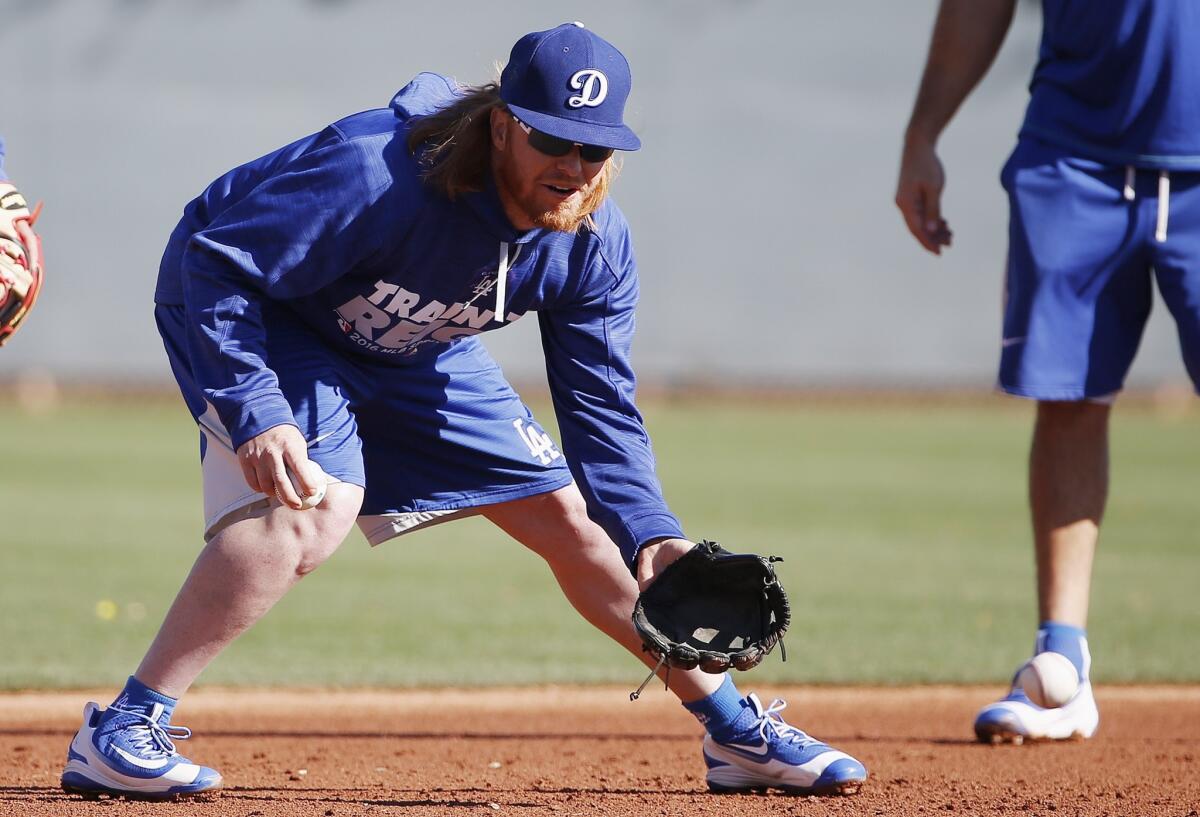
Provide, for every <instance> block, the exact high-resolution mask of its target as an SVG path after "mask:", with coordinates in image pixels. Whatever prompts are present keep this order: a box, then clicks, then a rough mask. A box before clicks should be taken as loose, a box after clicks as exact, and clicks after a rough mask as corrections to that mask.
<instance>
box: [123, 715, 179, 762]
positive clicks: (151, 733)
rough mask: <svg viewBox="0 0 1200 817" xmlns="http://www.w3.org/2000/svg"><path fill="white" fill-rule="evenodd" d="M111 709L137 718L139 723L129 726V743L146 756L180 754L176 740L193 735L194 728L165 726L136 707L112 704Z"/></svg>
mask: <svg viewBox="0 0 1200 817" xmlns="http://www.w3.org/2000/svg"><path fill="white" fill-rule="evenodd" d="M109 710H111V711H113V712H119V713H120V714H122V715H129V716H130V717H132V718H136V719H137V720H138V721H140V722H139V723H134V724H131V725H130V726H129V727H128V730H129V735H128V740H129V745H130V747H131V748H133V749H136V750H137V751H138V753H139V754H141V755H143V756H146V757H164V756H172V755H177V754H179V752H178V751H176V749H175V744H174V743H173V742H172V740H171V739H172V738H174V739H175V740H187V739H188V738H190V737H191V736H192V730H191V729H188V728H187V727H186V726H172V725H170V724H167V725H166V726H163V725H162V724H161V723H159V722H158V721H156V720H154V719H153V718H151V717H150V716H149V715H146V714H145V713H144V712H138V711H137V710H136V709H122V708H120V707H117V706H110V707H109Z"/></svg>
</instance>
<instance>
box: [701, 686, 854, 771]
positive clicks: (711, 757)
mask: <svg viewBox="0 0 1200 817" xmlns="http://www.w3.org/2000/svg"><path fill="white" fill-rule="evenodd" d="M746 701H747V702H748V703H749V705H750V707H751V709H752V710H753V711H754V714H755V715H756V716H757V717H758V722H757V723H756V724H755V725H754V726H753V727H751V729H750V730H748V731H746V732H743V733H741V734H740V735H738V736H737V737H736V738H735V739H734V740H732V741H730V742H729V743H718V742H717V741H715V740H713V738H712V736H711V735H705V736H704V763H705V765H706V766H708V775H707V776H706V780H707V782H708V788H709V790H710V791H713V792H718V793H721V792H740V791H765V790H766V789H781V790H783V791H785V792H788V793H790V794H855V793H857V792H858V790H859V789H860V788H862V784H863V782H864V781H865V780H866V779H867V770H866V767H864V766H863V765H862V764H861V763H859V762H858V761H857V760H855V759H854V758H852V757H850V756H849V755H848V754H846V753H845V752H839V751H837V750H836V749H834V748H833V747H831V746H828V745H826V744H824V743H821V741H819V740H817V739H816V738H812V737H809V736H808V735H806V734H805V733H804V732H801V731H800V730H799V729H797V728H796V727H794V726H789V725H788V724H786V723H784V721H783V718H782V717H780V715H779V713H780V712H781V711H782V710H783V709H784V708H785V707H786V706H787V704H786V703H785V702H784V701H782V700H781V699H779V698H776V699H775V700H774V701H772V702H771V705H770V706H769V707H767V708H766V709H763V705H762V702H761V701H759V700H758V696H757V695H755V694H754V693H750V694H749V695H747V696H746Z"/></svg>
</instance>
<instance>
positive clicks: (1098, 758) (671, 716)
mask: <svg viewBox="0 0 1200 817" xmlns="http://www.w3.org/2000/svg"><path fill="white" fill-rule="evenodd" d="M743 686H745V687H746V688H750V687H749V685H747V684H745V683H743ZM758 691H759V693H760V695H761V696H762V697H763V698H764V699H767V698H768V697H769V696H771V695H781V696H783V697H786V698H787V700H788V702H789V704H790V706H789V708H788V710H787V713H786V714H787V716H788V719H789V720H790V722H792V723H794V724H796V725H798V726H801V727H802V728H804V729H806V730H807V731H810V732H812V733H813V734H815V735H818V736H820V737H822V738H824V739H826V740H828V741H829V742H830V743H833V744H835V745H836V746H838V747H839V748H842V749H845V750H846V751H848V752H850V753H851V754H854V755H856V756H857V757H858V758H859V759H860V760H862V761H863V762H864V763H865V764H866V765H867V768H868V769H869V770H870V772H871V779H870V780H869V781H868V782H867V785H866V786H864V788H863V790H862V792H861V793H860V794H858V795H857V796H854V797H846V798H834V799H828V798H820V799H818V798H812V797H799V798H797V797H786V796H783V795H769V796H763V795H723V796H719V795H710V794H708V793H707V791H706V789H705V787H704V767H703V763H702V761H701V759H700V751H699V736H700V731H699V726H698V725H697V724H696V723H695V721H693V720H692V719H691V718H690V716H688V715H687V714H686V713H684V712H683V710H682V709H681V708H680V707H679V706H678V705H676V704H675V703H674V700H673V698H671V697H670V696H669V695H668V694H666V693H664V692H662V691H661V688H660V689H659V690H658V691H657V692H655V693H653V694H650V693H649V692H648V693H647V694H646V695H645V696H644V697H643V698H642V700H640V701H638V702H637V703H630V702H629V700H628V698H627V693H628V690H626V689H616V688H595V687H588V688H583V689H572V688H565V687H549V688H538V689H516V690H493V689H489V690H442V691H414V692H320V691H312V692H294V691H288V692H268V691H220V690H197V691H196V692H193V693H192V694H191V695H190V696H189V697H188V698H187V699H186V700H185V702H184V704H183V705H182V706H181V707H180V709H179V711H178V713H177V716H176V718H175V720H176V721H178V722H181V723H184V724H187V725H188V726H190V727H192V728H193V729H194V730H195V732H196V737H195V738H193V739H192V740H190V741H188V742H187V743H186V744H184V746H183V747H182V748H183V749H184V750H185V753H186V754H188V755H190V756H191V757H192V758H193V759H195V760H198V761H200V762H202V763H204V764H206V765H211V766H214V767H216V768H218V769H220V770H221V771H222V773H223V774H224V775H225V782H226V788H225V790H224V791H223V793H221V794H220V795H217V796H214V797H212V798H210V799H206V800H201V801H196V800H192V801H186V802H176V803H137V802H127V801H123V800H121V801H110V800H101V801H92V802H88V801H84V800H82V799H80V798H77V797H69V796H67V795H65V794H63V793H62V792H61V791H60V790H59V788H58V776H59V772H60V770H61V768H62V762H63V760H64V757H65V754H66V747H67V743H68V741H69V740H70V737H71V735H72V733H73V732H74V730H75V728H76V726H77V723H78V718H79V713H80V711H81V710H82V706H83V703H84V702H85V701H86V700H87V699H88V697H89V696H88V694H87V693H70V694H45V693H18V694H5V695H0V759H2V765H0V815H22V817H40V815H56V817H73V816H74V815H105V816H106V817H116V815H165V814H171V815H189V817H190V815H201V816H204V815H214V816H215V815H221V817H276V816H277V815H293V814H297V815H325V816H326V817H334V815H337V816H338V817H343V816H344V815H366V814H370V815H405V816H406V817H407V816H408V815H412V817H417V816H418V815H435V814H437V815H467V814H497V813H500V814H503V813H505V812H507V813H510V814H520V815H540V814H555V815H568V814H589V815H590V814H595V815H614V816H617V815H697V814H700V815H704V814H709V815H729V814H735V815H737V817H756V815H766V814H771V815H780V814H794V815H871V816H872V817H874V815H897V816H898V817H906V816H907V815H927V816H929V815H934V814H960V815H968V814H969V815H989V817H993V816H998V815H1021V817H1031V815H1054V817H1063V816H1071V817H1073V816H1074V815H1128V817H1142V816H1143V815H1178V817H1188V816H1189V815H1190V817H1198V816H1200V688H1196V687H1154V688H1148V687H1139V688H1101V689H1100V690H1099V691H1098V693H1097V697H1098V699H1099V702H1100V708H1101V723H1100V733H1099V734H1098V735H1097V736H1096V738H1094V739H1093V740H1091V741H1087V742H1083V743H1067V744H1054V745H1050V744H1042V745H1032V746H1028V745H1027V746H1020V747H1014V746H998V747H993V746H984V745H981V744H978V743H975V742H974V741H973V740H972V736H971V734H970V721H971V717H972V715H973V713H974V711H975V709H976V708H977V707H978V706H979V705H980V704H981V703H983V702H985V701H986V700H988V699H989V698H990V697H992V696H993V695H994V694H995V693H996V692H997V690H995V689H982V688H968V689H960V688H946V687H925V688H913V689H883V690H880V689H812V688H800V689H786V690H779V689H760V690H758ZM110 694H111V693H110ZM92 697H100V698H101V699H102V700H103V698H104V696H103V695H98V696H92Z"/></svg>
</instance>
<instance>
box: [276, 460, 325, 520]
mask: <svg viewBox="0 0 1200 817" xmlns="http://www.w3.org/2000/svg"><path fill="white" fill-rule="evenodd" d="M308 462H309V467H310V468H312V469H315V471H316V472H317V473H319V474H320V477H319V480H320V482H319V485H318V487H317V492H316V493H314V494H312V495H310V496H305V495H304V489H303V488H301V487H300V481H299V480H298V479H297V478H296V475H295V474H294V473H292V469H291V468H288V469H287V475H288V479H290V480H291V481H292V488H293V489H295V491H296V493H297V494H298V495H299V496H300V500H301V502H300V510H302V511H307V510H311V509H312V508H315V507H317V506H318V505H320V504H321V502H322V500H324V499H325V488H326V486H327V484H328V483H329V475H328V474H326V473H325V471H324V470H323V469H322V468H321V466H319V465H317V464H316V463H315V462H313V461H312V460H309V461H308ZM279 501H280V502H282V501H283V497H280V498H279Z"/></svg>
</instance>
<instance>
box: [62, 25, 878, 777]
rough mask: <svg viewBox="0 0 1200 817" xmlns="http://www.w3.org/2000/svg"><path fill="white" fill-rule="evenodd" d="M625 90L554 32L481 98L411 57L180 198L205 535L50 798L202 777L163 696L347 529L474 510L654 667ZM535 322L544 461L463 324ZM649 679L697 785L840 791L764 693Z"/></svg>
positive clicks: (162, 315) (653, 566)
mask: <svg viewBox="0 0 1200 817" xmlns="http://www.w3.org/2000/svg"><path fill="white" fill-rule="evenodd" d="M629 89H630V73H629V66H628V63H627V62H626V60H625V58H624V56H622V54H621V53H620V52H619V51H617V49H616V48H614V47H613V46H612V45H611V44H609V43H608V42H606V41H605V40H603V39H601V38H600V37H598V36H596V35H595V34H593V33H591V32H590V31H588V30H587V29H585V28H584V27H583V26H581V25H579V24H566V25H561V26H558V27H557V28H554V29H550V30H548V31H539V32H535V33H532V34H528V35H526V36H525V37H522V38H521V39H520V40H519V41H518V42H517V44H516V45H515V46H514V47H513V49H512V53H511V55H510V59H509V62H508V65H507V67H506V68H505V69H504V72H503V74H502V76H501V82H500V84H499V86H497V85H484V86H481V87H474V88H463V87H459V86H457V85H455V84H454V83H453V82H452V81H450V80H448V79H447V78H445V77H442V76H439V75H436V74H428V73H426V74H421V75H419V76H418V77H416V78H415V79H414V80H413V81H412V82H411V83H409V84H408V85H407V86H406V87H405V88H404V89H402V90H401V91H400V92H399V93H398V94H397V95H396V96H395V98H394V99H393V100H392V102H391V105H390V106H389V107H388V108H382V109H377V110H371V111H366V112H364V113H359V114H355V115H353V116H349V117H347V118H345V119H342V120H340V121H338V122H335V123H334V124H332V125H330V126H329V127H327V128H325V129H324V130H322V131H320V132H319V133H315V134H312V135H311V136H306V137H304V138H302V139H300V140H298V141H296V142H293V143H292V144H290V145H287V146H286V147H283V148H280V149H279V150H277V151H275V152H274V153H270V154H268V155H266V156H263V157H262V158H260V159H256V160H254V161H252V162H250V163H248V164H245V165H243V166H241V167H238V168H236V169H234V170H232V171H230V172H229V173H227V174H226V175H224V176H222V177H221V178H219V179H217V180H216V181H215V182H213V183H212V184H211V185H210V186H209V187H208V189H207V190H205V191H204V192H203V193H202V194H201V195H200V197H199V198H197V199H195V200H194V201H192V202H191V203H189V204H188V205H187V207H186V209H185V211H184V215H183V219H182V220H181V221H180V223H179V225H178V227H177V228H176V229H175V232H174V233H173V235H172V236H171V239H170V242H169V243H168V245H167V249H166V252H165V254H164V256H163V261H162V267H161V270H160V274H159V279H158V287H157V290H156V292H155V302H156V307H155V314H156V318H157V321H158V327H159V330H160V331H161V333H162V337H163V341H164V343H165V345H166V350H167V355H168V358H169V360H170V363H171V369H172V371H173V372H174V374H175V377H176V379H177V380H178V383H179V387H180V390H181V391H182V393H183V397H184V400H185V401H186V402H187V405H188V408H189V409H190V411H191V413H192V415H193V416H194V417H195V418H196V421H197V423H198V424H199V426H200V434H201V462H202V470H203V483H204V505H205V538H206V540H207V544H206V546H205V547H204V549H203V551H202V552H201V553H200V556H199V558H198V559H197V561H196V564H195V566H194V567H193V569H192V572H191V574H190V575H189V576H188V578H187V580H186V582H185V583H184V585H183V588H182V589H181V590H180V592H179V595H178V597H177V598H176V600H175V602H174V604H173V605H172V607H171V609H170V611H169V612H168V614H167V617H166V620H165V621H164V622H163V625H162V628H161V629H160V630H159V633H158V635H157V637H156V638H155V640H154V643H153V644H152V645H151V647H150V650H149V652H148V653H147V654H146V657H145V658H144V659H143V661H142V663H141V665H140V666H139V667H138V669H137V671H136V672H135V673H134V675H133V676H131V677H130V678H129V681H128V683H127V684H126V686H125V689H124V690H122V691H121V693H120V695H118V696H117V698H116V700H115V701H114V702H113V703H112V705H111V706H109V707H108V708H107V709H101V708H100V707H98V706H97V705H96V704H95V703H89V704H88V705H87V706H86V707H85V709H84V721H83V726H82V727H81V728H80V730H79V732H78V734H77V735H76V736H75V738H74V740H73V742H72V744H71V749H70V753H69V760H68V763H67V766H66V769H65V770H64V772H63V776H62V785H63V788H64V789H67V790H68V791H74V792H79V793H82V794H85V795H95V794H98V793H108V794H114V795H133V796H143V797H145V796H152V797H153V796H162V797H166V796H176V795H185V794H195V793H198V792H205V791H210V790H212V789H215V788H217V787H218V786H220V784H221V775H220V774H218V773H217V772H216V771H214V770H213V769H209V768H206V767H203V766H199V765H197V764H194V763H192V762H191V761H190V760H188V759H186V758H184V757H182V756H180V755H179V754H178V753H177V752H176V750H175V746H174V744H173V743H172V741H173V740H178V739H180V738H184V737H187V736H188V734H189V732H188V731H187V730H186V729H184V728H182V727H177V726H172V725H171V712H172V710H173V709H174V707H175V705H176V703H177V701H178V699H179V697H180V696H181V695H183V693H184V692H186V691H187V689H188V687H190V686H191V684H192V682H193V681H194V680H195V679H196V677H197V676H198V675H199V674H200V672H201V671H202V670H203V669H204V668H205V667H206V666H207V665H208V663H209V662H210V661H211V660H212V659H213V658H215V657H216V656H217V654H218V653H220V652H221V650H222V649H224V648H225V646H226V645H228V644H229V643H230V642H231V641H233V639H234V638H236V637H237V636H238V635H239V634H241V633H242V632H244V631H245V630H246V629H247V628H248V627H250V626H251V625H252V624H253V623H254V622H255V621H257V620H258V619H259V618H260V617H261V616H262V615H263V614H264V613H265V612H266V611H267V610H268V609H270V607H271V606H272V605H273V604H274V603H275V602H277V601H278V600H279V599H280V598H281V597H282V596H283V594H284V593H286V592H287V591H288V589H290V588H291V587H292V586H293V585H294V584H296V583H297V582H298V581H299V580H300V578H301V577H302V576H304V575H305V574H306V573H308V572H310V571H312V570H313V569H315V568H316V567H317V566H318V565H319V564H321V563H322V562H323V561H324V560H325V559H326V558H328V557H329V555H330V554H331V553H333V551H334V550H335V549H336V548H337V547H338V545H339V544H341V542H342V540H343V539H344V538H345V536H346V534H347V533H348V532H349V530H350V528H351V526H352V525H354V524H355V523H357V524H358V525H359V526H360V527H361V528H362V530H363V531H364V533H365V535H366V537H367V539H368V540H369V541H370V542H371V543H372V544H379V543H380V542H384V541H386V540H388V539H390V538H392V537H394V536H398V535H400V534H403V533H406V532H408V531H411V530H414V529H417V528H420V527H423V526H426V525H430V524H434V523H437V522H444V521H447V520H450V519H454V518H457V517H462V516H466V515H469V514H482V515H483V516H485V517H486V518H488V519H489V520H491V521H492V522H493V523H495V524H496V525H498V526H499V527H500V528H501V529H503V530H504V531H505V532H507V533H508V534H510V535H511V536H512V537H513V538H515V539H517V540H518V541H519V542H521V543H522V544H524V545H525V546H526V547H528V548H530V549H531V550H533V551H534V552H536V553H538V554H539V555H541V556H542V557H543V558H544V559H545V560H546V561H547V562H548V563H549V565H550V568H551V570H552V571H553V572H554V575H555V577H556V578H557V579H558V582H559V584H560V586H561V587H562V589H563V592H564V593H565V594H566V596H567V598H568V599H569V600H570V602H571V603H572V604H573V605H574V606H575V608H576V609H577V610H579V612H580V613H581V614H582V615H583V616H584V617H585V618H586V619H587V620H588V621H590V622H591V623H592V624H594V625H595V626H596V627H598V628H599V629H601V630H603V631H604V632H605V633H607V634H608V635H609V636H610V637H612V638H614V639H616V640H617V641H618V642H619V643H620V644H622V645H624V646H625V647H627V648H628V649H629V650H630V651H631V652H633V653H634V654H635V655H638V656H639V657H642V658H643V660H645V661H647V662H649V663H653V659H651V658H649V657H648V656H645V655H644V654H643V653H642V651H641V643H642V642H641V639H640V638H639V637H638V635H637V634H636V633H635V630H634V627H633V624H632V622H631V613H632V610H633V606H634V601H635V599H636V598H637V595H638V591H639V586H640V587H643V588H644V587H646V586H648V585H649V584H650V583H651V582H652V581H653V579H654V578H655V576H656V575H658V573H659V572H660V571H661V570H662V569H663V568H664V567H665V566H666V565H667V564H669V563H671V562H673V561H674V560H675V559H677V558H679V557H680V556H681V555H682V554H684V553H686V552H687V551H689V550H690V549H691V548H692V547H693V544H692V543H691V542H689V541H688V540H686V539H685V538H684V536H683V533H682V530H681V528H680V525H679V522H678V521H677V520H676V519H675V517H674V516H673V515H672V514H671V512H670V510H668V508H667V505H666V503H665V502H664V501H663V497H662V493H661V489H660V487H659V484H658V481H657V478H656V476H655V472H654V459H653V456H652V454H651V450H650V441H649V438H648V437H647V435H646V430H645V429H644V428H643V426H642V418H641V416H640V414H639V413H638V410H637V408H636V406H635V405H634V376H633V372H632V370H631V369H630V363H629V347H630V341H631V339H632V336H633V324H634V318H633V315H634V305H635V303H636V301H637V294H638V282H637V273H636V264H635V262H634V256H633V250H632V246H631V244H630V239H629V228H628V225H627V224H626V222H625V219H624V217H623V216H622V215H621V212H620V210H618V209H617V207H616V205H614V204H613V203H612V202H611V201H610V200H609V199H608V188H609V184H610V182H611V180H612V176H613V164H612V160H611V158H612V154H613V151H614V150H636V149H637V148H638V147H639V146H640V143H639V140H638V138H637V136H635V135H634V133H633V132H632V131H631V130H630V129H629V128H628V127H627V126H626V125H624V124H623V122H622V116H623V109H624V105H625V100H626V97H627V96H628V94H629ZM534 311H536V312H537V313H538V320H539V323H540V326H541V334H542V344H543V348H544V350H545V356H546V367H547V371H548V374H549V382H550V389H551V392H552V394H553V399H554V405H555V411H556V414H557V416H558V421H559V425H560V428H561V430H562V434H563V443H564V444H563V447H562V450H561V452H560V450H559V448H558V447H557V446H556V445H555V443H554V441H553V440H551V439H550V437H549V436H548V435H547V434H546V432H545V431H544V430H543V429H542V427H541V426H540V425H539V424H538V423H537V421H536V420H535V419H534V418H533V416H532V415H531V414H530V412H529V410H528V409H527V408H526V407H525V406H524V405H523V404H522V402H521V400H520V398H519V397H518V396H517V395H516V393H515V392H514V391H513V389H512V387H511V386H509V384H508V383H507V382H505V380H504V377H503V375H502V374H501V372H500V369H499V367H498V366H497V365H496V363H495V362H494V361H493V360H492V358H491V357H490V356H489V355H488V353H487V352H486V351H485V350H484V347H483V345H482V344H481V343H480V342H479V339H478V338H477V337H476V335H478V334H480V333H481V332H485V331H489V330H493V329H499V328H501V327H503V326H505V325H507V324H508V323H511V322H512V321H515V320H518V319H519V318H521V317H523V316H524V315H525V314H526V313H528V312H534ZM322 494H323V499H321V496H322ZM318 501H319V503H318ZM314 503H318V504H316V507H315V508H313V509H311V510H302V508H304V506H306V505H312V504H314ZM614 542H615V544H614ZM635 576H636V579H635ZM669 680H670V688H671V689H672V691H673V692H674V693H675V694H676V695H677V696H678V697H679V698H680V700H681V701H682V702H683V704H684V706H685V707H686V708H687V709H688V710H689V711H691V712H692V713H693V714H695V716H696V717H697V718H698V719H699V720H700V722H701V723H703V724H704V726H705V728H706V729H707V731H708V735H707V736H706V737H705V741H704V746H703V751H704V760H705V763H706V765H707V767H708V783H709V785H710V787H712V788H713V789H715V790H743V789H749V788H764V787H775V788H780V789H784V790H790V791H795V792H803V793H813V792H815V793H822V794H824V793H851V792H854V791H857V790H858V787H859V786H860V785H861V783H862V781H863V780H865V779H866V776H867V772H866V770H865V769H864V768H863V766H862V764H861V763H859V762H858V761H856V760H854V759H853V758H851V757H848V756H847V755H845V754H843V753H842V752H838V751H835V750H834V749H832V748H830V747H829V746H827V745H825V744H824V743H821V742H819V741H817V740H815V739H813V738H810V737H809V736H807V735H806V734H804V733H803V732H801V731H799V730H798V729H795V728H793V727H791V726H789V725H788V724H786V723H785V722H784V721H783V719H782V718H781V717H780V715H779V710H781V709H782V708H783V706H784V703H783V702H782V701H776V702H775V703H774V704H772V705H771V706H769V707H764V706H763V705H762V703H761V702H760V701H759V700H758V698H757V697H756V696H754V695H749V696H746V697H743V696H742V695H741V693H740V692H738V691H737V689H736V688H735V686H734V684H733V681H732V680H731V679H730V678H729V677H728V676H727V675H709V674H705V673H702V672H700V671H698V670H693V671H687V672H685V671H679V670H676V671H674V672H672V673H670V676H669Z"/></svg>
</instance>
